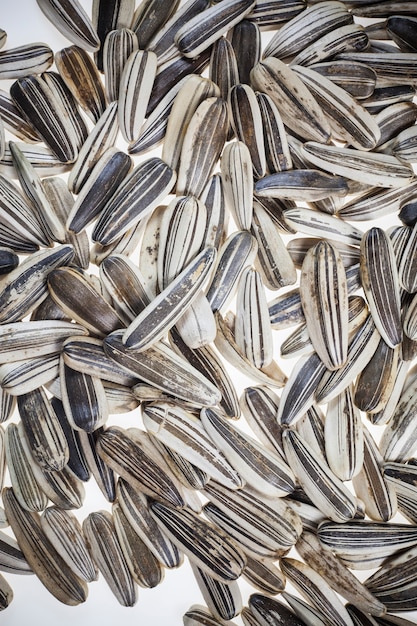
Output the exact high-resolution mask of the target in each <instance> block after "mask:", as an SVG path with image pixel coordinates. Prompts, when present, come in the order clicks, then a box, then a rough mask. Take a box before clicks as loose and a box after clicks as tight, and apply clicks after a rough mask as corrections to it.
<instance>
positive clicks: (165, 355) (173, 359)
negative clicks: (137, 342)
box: [103, 332, 220, 406]
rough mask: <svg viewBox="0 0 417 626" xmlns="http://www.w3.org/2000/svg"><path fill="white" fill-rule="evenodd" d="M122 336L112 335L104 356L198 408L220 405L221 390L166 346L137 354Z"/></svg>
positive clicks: (107, 342)
mask: <svg viewBox="0 0 417 626" xmlns="http://www.w3.org/2000/svg"><path fill="white" fill-rule="evenodd" d="M121 335H122V333H121V332H118V333H112V334H111V335H109V336H108V337H107V338H106V339H105V341H104V342H103V347H104V351H105V354H106V355H107V356H108V357H110V358H111V359H113V360H114V361H115V362H116V364H120V365H121V366H122V368H123V369H124V370H125V371H126V372H127V373H130V375H131V376H136V377H138V378H140V379H141V380H143V381H145V382H148V383H149V384H151V385H153V386H155V387H157V388H158V389H161V390H162V391H165V392H166V393H168V394H169V395H171V396H172V395H174V396H178V397H179V398H181V399H183V400H186V401H189V402H194V403H196V404H197V405H198V406H211V405H215V404H217V402H219V400H220V392H219V391H218V389H217V388H216V387H215V386H214V385H213V384H212V383H210V382H209V381H208V380H207V379H206V378H205V376H204V375H203V374H200V372H198V371H197V370H196V369H195V368H194V367H192V366H191V365H190V364H189V363H187V361H186V360H185V359H183V358H181V357H179V356H177V354H176V353H175V352H174V351H173V350H171V349H170V348H169V347H168V346H167V345H165V344H164V343H158V344H156V345H155V346H153V347H152V348H149V349H148V350H146V351H145V352H143V353H142V352H136V351H135V350H133V349H128V348H126V347H125V346H124V345H123V343H122V341H121Z"/></svg>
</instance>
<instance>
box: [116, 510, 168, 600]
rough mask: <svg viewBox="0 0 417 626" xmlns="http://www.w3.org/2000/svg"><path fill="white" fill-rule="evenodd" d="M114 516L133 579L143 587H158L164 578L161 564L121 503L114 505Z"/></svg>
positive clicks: (118, 535) (121, 545)
mask: <svg viewBox="0 0 417 626" xmlns="http://www.w3.org/2000/svg"><path fill="white" fill-rule="evenodd" d="M112 514H113V521H114V525H115V528H116V533H117V537H118V540H119V543H120V547H121V549H122V552H123V554H124V557H125V559H126V562H127V565H128V567H129V570H130V573H131V574H132V576H133V579H134V580H135V582H136V583H137V584H138V585H140V586H141V587H147V588H153V587H156V586H157V585H158V584H159V583H161V582H162V580H163V577H164V571H163V569H162V567H161V565H160V563H159V562H158V560H157V559H156V557H155V556H154V555H153V554H152V552H151V551H150V550H149V548H148V547H147V546H146V544H145V543H144V542H143V541H142V539H141V538H140V537H139V535H138V534H137V533H136V531H135V530H134V528H133V527H132V525H131V524H130V522H129V520H128V519H127V517H126V515H125V514H124V512H123V509H122V507H121V505H120V504H119V503H115V504H113V507H112Z"/></svg>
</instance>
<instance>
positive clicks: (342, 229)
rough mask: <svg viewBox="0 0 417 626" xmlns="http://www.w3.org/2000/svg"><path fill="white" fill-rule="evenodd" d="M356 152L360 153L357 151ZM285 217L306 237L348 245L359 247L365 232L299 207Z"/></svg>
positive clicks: (331, 216)
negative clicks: (326, 239) (324, 236)
mask: <svg viewBox="0 0 417 626" xmlns="http://www.w3.org/2000/svg"><path fill="white" fill-rule="evenodd" d="M305 145H309V144H305ZM355 152H358V151H357V150H355ZM284 217H285V220H286V221H287V222H288V224H289V225H290V226H292V227H293V228H294V229H295V230H298V231H300V232H302V233H303V234H306V235H312V236H317V235H319V236H320V237H322V236H323V235H326V237H327V238H328V239H334V240H335V241H340V242H342V243H346V244H348V245H359V244H360V242H361V240H362V236H363V232H362V231H360V230H359V229H358V228H356V227H354V226H352V225H351V224H349V223H348V222H344V221H343V220H340V219H338V218H337V217H334V216H333V215H326V214H325V213H322V212H321V211H313V210H312V209H304V208H298V207H297V208H294V209H286V210H285V212H284Z"/></svg>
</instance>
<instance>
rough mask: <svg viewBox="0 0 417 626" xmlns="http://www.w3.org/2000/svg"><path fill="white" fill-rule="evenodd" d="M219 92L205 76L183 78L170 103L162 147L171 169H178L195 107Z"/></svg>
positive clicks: (163, 156) (164, 158)
mask: <svg viewBox="0 0 417 626" xmlns="http://www.w3.org/2000/svg"><path fill="white" fill-rule="evenodd" d="M219 94H220V91H219V89H218V87H217V86H216V85H215V84H214V83H213V82H212V81H209V80H207V79H206V78H203V77H201V76H195V75H191V76H189V77H187V78H186V79H185V82H184V83H183V86H182V87H181V89H180V90H179V91H178V94H177V96H176V97H175V100H174V103H173V105H172V109H171V113H170V115H169V118H168V123H167V129H166V133H165V141H164V145H163V148H162V158H163V160H164V161H165V162H166V163H168V165H169V166H170V167H172V169H174V170H178V164H179V161H180V155H181V150H182V145H183V142H184V138H185V134H186V131H187V128H188V125H189V123H190V121H191V119H192V117H193V115H194V113H195V112H196V110H197V108H198V107H199V105H200V104H201V103H202V102H204V100H206V99H207V98H212V97H217V96H219Z"/></svg>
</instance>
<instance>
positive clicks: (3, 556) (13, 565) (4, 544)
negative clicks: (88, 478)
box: [0, 532, 33, 575]
mask: <svg viewBox="0 0 417 626" xmlns="http://www.w3.org/2000/svg"><path fill="white" fill-rule="evenodd" d="M0 570H1V571H2V572H9V573H10V574H23V575H26V574H33V572H32V569H31V567H30V565H29V563H28V562H27V561H26V559H25V557H24V555H23V552H22V551H21V550H20V548H19V545H18V543H17V541H16V540H15V539H12V538H11V537H9V536H8V535H6V533H3V532H2V533H0Z"/></svg>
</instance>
